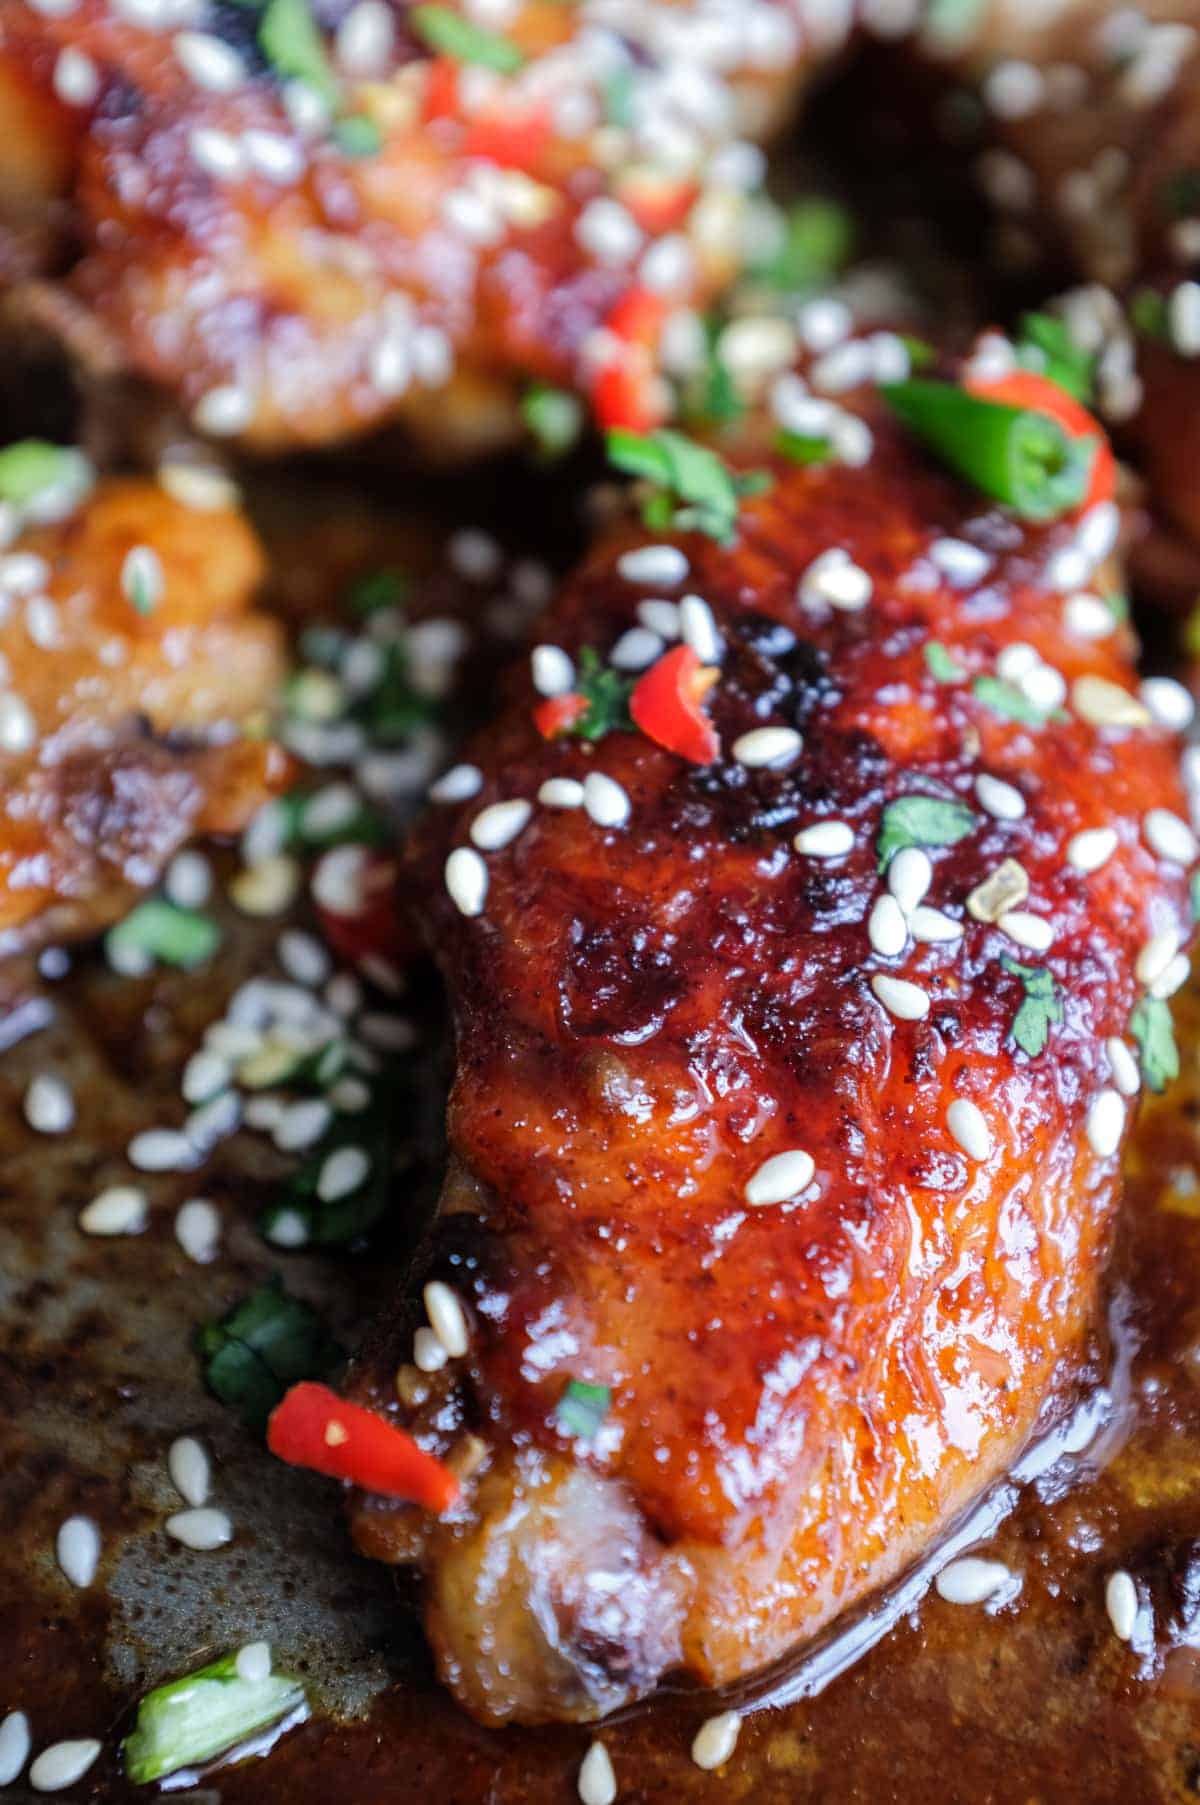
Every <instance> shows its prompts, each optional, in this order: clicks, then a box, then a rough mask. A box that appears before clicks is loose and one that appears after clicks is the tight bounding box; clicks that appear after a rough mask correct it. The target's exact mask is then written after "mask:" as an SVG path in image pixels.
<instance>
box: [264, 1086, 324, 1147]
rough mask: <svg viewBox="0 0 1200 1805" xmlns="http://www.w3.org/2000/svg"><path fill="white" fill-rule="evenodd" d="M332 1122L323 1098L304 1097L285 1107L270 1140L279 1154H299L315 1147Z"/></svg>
mask: <svg viewBox="0 0 1200 1805" xmlns="http://www.w3.org/2000/svg"><path fill="white" fill-rule="evenodd" d="M332 1121H333V1110H332V1109H331V1107H330V1105H329V1104H328V1103H327V1102H326V1101H325V1099H324V1097H305V1098H303V1099H302V1100H301V1101H300V1102H299V1103H290V1104H289V1105H288V1106H287V1108H286V1109H285V1110H284V1112H283V1114H282V1115H281V1116H280V1118H279V1121H278V1122H277V1123H276V1125H275V1131H274V1134H273V1136H272V1138H273V1140H274V1142H275V1145H276V1146H277V1147H278V1149H279V1151H280V1152H281V1153H300V1152H302V1151H303V1149H304V1148H305V1147H313V1146H315V1145H316V1143H317V1142H318V1141H319V1140H320V1138H321V1136H322V1135H323V1134H324V1133H325V1131H326V1129H327V1128H328V1127H329V1125H330V1123H331V1122H332Z"/></svg>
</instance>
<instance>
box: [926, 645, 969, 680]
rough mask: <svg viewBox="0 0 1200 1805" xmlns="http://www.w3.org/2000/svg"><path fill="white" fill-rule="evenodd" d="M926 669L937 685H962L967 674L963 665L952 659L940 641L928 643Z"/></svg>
mask: <svg viewBox="0 0 1200 1805" xmlns="http://www.w3.org/2000/svg"><path fill="white" fill-rule="evenodd" d="M925 667H926V669H927V670H928V672H929V675H930V676H931V677H932V678H933V679H934V681H935V682H936V683H961V682H962V680H963V678H964V677H965V676H966V674H967V673H966V671H964V669H963V667H962V665H961V664H959V663H957V661H956V660H955V659H954V658H952V657H951V655H950V653H949V652H948V651H947V650H946V648H945V646H944V645H943V644H942V642H941V640H940V639H931V640H929V641H928V642H927V644H926V646H925Z"/></svg>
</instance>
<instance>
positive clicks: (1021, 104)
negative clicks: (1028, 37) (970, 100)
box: [981, 57, 1046, 119]
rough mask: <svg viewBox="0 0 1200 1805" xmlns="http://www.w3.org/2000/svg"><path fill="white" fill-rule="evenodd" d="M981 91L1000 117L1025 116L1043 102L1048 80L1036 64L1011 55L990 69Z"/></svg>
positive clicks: (986, 101)
mask: <svg viewBox="0 0 1200 1805" xmlns="http://www.w3.org/2000/svg"><path fill="white" fill-rule="evenodd" d="M981 91H982V95H983V102H984V105H985V106H986V107H987V108H988V111H989V112H992V113H994V114H995V115H996V117H997V118H998V119H1024V118H1026V117H1027V116H1028V115H1029V114H1030V113H1033V112H1035V111H1036V110H1037V108H1038V107H1039V106H1040V105H1041V104H1042V100H1043V98H1044V96H1045V92H1046V80H1045V77H1044V75H1043V74H1042V71H1041V70H1040V69H1039V68H1038V67H1037V66H1036V65H1035V64H1033V63H1027V62H1024V61H1022V60H1021V59H1020V58H1018V57H1009V58H1006V59H1005V60H1004V61H1003V62H999V63H995V64H994V65H993V66H992V68H991V69H989V71H988V73H987V75H986V76H985V77H984V81H983V87H982V90H981Z"/></svg>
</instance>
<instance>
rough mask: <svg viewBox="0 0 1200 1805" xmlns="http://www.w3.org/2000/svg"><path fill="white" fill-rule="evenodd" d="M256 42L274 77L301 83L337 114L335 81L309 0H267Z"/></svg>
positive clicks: (336, 87) (336, 86)
mask: <svg viewBox="0 0 1200 1805" xmlns="http://www.w3.org/2000/svg"><path fill="white" fill-rule="evenodd" d="M258 41H259V44H260V46H261V48H262V53H263V55H264V56H265V57H266V59H267V61H268V62H269V63H270V65H271V67H272V68H273V69H274V70H275V71H276V73H277V74H279V75H282V76H285V77H287V78H288V79H289V80H291V81H299V82H303V83H304V84H305V86H306V87H309V88H312V89H313V91H314V92H315V93H317V94H319V95H320V97H321V99H322V100H323V101H324V102H325V104H326V106H328V107H329V108H330V110H331V111H333V112H336V111H337V107H338V98H339V96H338V85H337V81H336V79H335V77H334V73H333V69H332V68H331V66H330V62H329V58H328V56H327V54H326V51H325V44H324V40H323V39H322V37H321V33H320V31H319V30H318V28H317V24H316V21H315V20H314V18H313V16H312V12H311V10H310V7H309V4H308V0H269V3H268V5H267V9H266V11H265V12H264V13H263V16H262V22H261V24H260V25H259V28H258Z"/></svg>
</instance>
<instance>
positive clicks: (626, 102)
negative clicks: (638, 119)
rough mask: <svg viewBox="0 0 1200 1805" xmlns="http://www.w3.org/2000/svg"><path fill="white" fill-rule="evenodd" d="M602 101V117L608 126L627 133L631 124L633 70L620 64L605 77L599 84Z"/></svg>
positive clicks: (625, 64)
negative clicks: (613, 126)
mask: <svg viewBox="0 0 1200 1805" xmlns="http://www.w3.org/2000/svg"><path fill="white" fill-rule="evenodd" d="M600 94H601V98H602V99H603V101H604V117H605V120H606V121H607V122H608V124H609V125H615V126H617V127H618V128H619V129H620V130H621V131H628V130H629V128H630V126H631V125H632V124H633V69H632V68H631V66H630V65H629V64H628V63H622V64H621V65H620V67H619V68H616V69H613V70H612V71H611V73H610V74H608V75H606V76H605V77H604V78H603V80H602V82H601V84H600Z"/></svg>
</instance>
